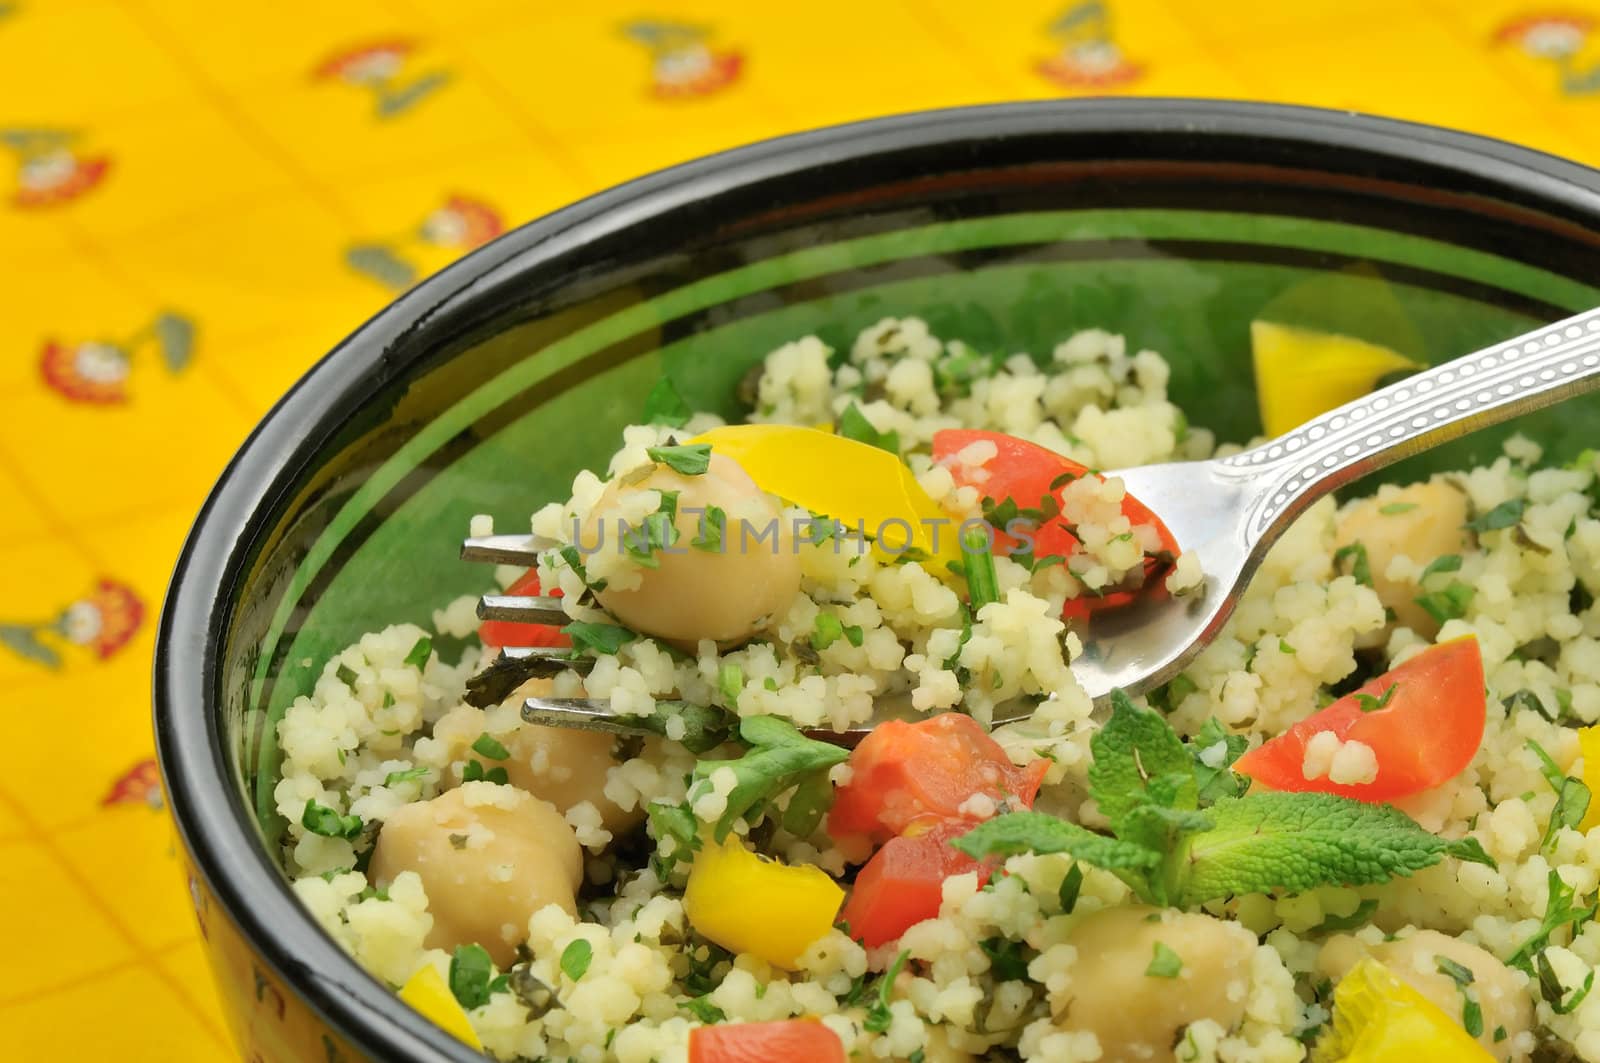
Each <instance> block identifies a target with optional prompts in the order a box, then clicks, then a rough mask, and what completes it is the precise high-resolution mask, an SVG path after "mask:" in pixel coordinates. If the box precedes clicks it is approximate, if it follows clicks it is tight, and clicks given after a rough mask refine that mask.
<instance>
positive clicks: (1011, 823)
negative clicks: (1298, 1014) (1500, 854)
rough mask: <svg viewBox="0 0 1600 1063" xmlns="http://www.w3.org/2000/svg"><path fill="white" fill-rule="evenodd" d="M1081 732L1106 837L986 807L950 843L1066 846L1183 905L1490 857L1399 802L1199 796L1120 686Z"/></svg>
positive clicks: (1180, 760)
mask: <svg viewBox="0 0 1600 1063" xmlns="http://www.w3.org/2000/svg"><path fill="white" fill-rule="evenodd" d="M1111 702H1112V713H1111V718H1110V719H1109V720H1108V721H1107V722H1106V724H1105V725H1104V726H1103V727H1102V728H1101V729H1100V730H1099V731H1098V732H1097V733H1096V734H1095V736H1094V738H1093V739H1092V740H1091V742H1090V747H1091V750H1092V752H1093V757H1094V759H1093V762H1092V763H1091V765H1090V767H1089V796H1090V797H1092V798H1093V799H1094V800H1095V802H1096V804H1097V805H1098V806H1099V808H1100V810H1101V812H1102V813H1103V814H1104V815H1105V816H1106V818H1107V819H1109V820H1110V821H1111V829H1112V836H1111V837H1107V836H1105V835H1101V834H1096V833H1094V832H1093V831H1090V830H1087V829H1086V828H1084V827H1082V826H1079V825H1077V824H1074V823H1068V822H1066V821H1065V820H1061V819H1057V818H1056V817H1054V816H1050V815H1046V814H1044V813H1042V812H1012V813H1007V814H1005V815H1001V816H997V817H996V818H994V819H991V820H989V821H988V822H986V823H983V824H981V825H979V826H978V827H976V828H974V829H973V830H972V831H970V832H969V833H967V834H965V835H963V836H962V837H960V838H957V839H956V840H955V841H954V842H953V843H952V844H954V845H955V847H956V848H957V849H959V850H961V851H962V852H964V853H966V854H967V855H969V856H972V857H974V858H977V859H983V858H986V857H990V856H1011V855H1015V854H1017V853H1026V852H1034V853H1067V854H1068V855H1070V856H1072V857H1073V858H1074V859H1075V860H1082V861H1084V862H1086V863H1090V864H1094V865H1096V866H1098V867H1102V868H1105V869H1106V870H1108V871H1110V872H1112V873H1113V874H1115V875H1117V877H1119V878H1121V879H1122V880H1123V881H1124V882H1125V883H1127V885H1128V886H1129V888H1130V889H1131V890H1132V891H1133V892H1134V894H1135V895H1136V896H1138V897H1139V898H1140V900H1142V901H1145V902H1146V903H1150V904H1157V905H1176V906H1178V907H1184V908H1187V907H1193V906H1195V905H1199V904H1203V903H1205V902H1207V901H1211V900H1220V899H1223V898H1226V897H1231V896H1235V895H1238V894H1247V893H1268V892H1273V891H1279V890H1281V891H1285V892H1303V891H1305V890H1309V889H1314V888H1316V887H1318V886H1325V885H1345V886H1361V885H1369V884H1375V883H1380V882H1387V881H1389V880H1390V879H1392V878H1394V877H1396V876H1404V875H1410V874H1411V873H1413V872H1415V871H1418V870H1420V869H1422V868H1424V867H1429V866H1431V865H1433V864H1436V863H1438V862H1439V860H1440V859H1442V858H1443V857H1445V856H1451V857H1454V858H1456V859H1458V860H1467V861H1472V862H1475V863H1484V864H1490V865H1491V866H1492V865H1493V861H1492V860H1491V859H1490V858H1489V856H1488V854H1486V853H1485V852H1484V851H1483V848H1482V847H1481V846H1480V845H1479V844H1478V843H1477V841H1475V840H1473V839H1471V838H1466V839H1461V840H1459V841H1449V840H1446V839H1444V838H1440V837H1437V836H1436V835H1433V834H1430V833H1428V832H1427V831H1425V830H1423V829H1422V828H1421V827H1419V826H1418V825H1417V824H1416V823H1415V822H1414V821H1412V820H1411V819H1410V818H1409V817H1408V816H1406V815H1405V814H1404V813H1403V812H1401V811H1399V810H1398V809H1396V808H1394V807H1392V806H1389V805H1372V804H1367V803H1365V802H1361V801H1354V800H1351V799H1349V798H1344V797H1339V796H1336V795H1333V794H1324V793H1288V792H1274V791H1267V792H1262V793H1252V794H1247V795H1244V796H1223V797H1219V798H1217V799H1216V800H1215V801H1214V802H1213V803H1211V804H1210V805H1209V806H1207V807H1204V808H1202V807H1201V797H1200V786H1199V782H1198V780H1197V778H1196V773H1195V768H1194V763H1195V761H1194V756H1193V754H1192V753H1191V751H1190V750H1189V749H1188V748H1186V747H1185V746H1184V744H1183V743H1182V742H1181V741H1180V740H1179V739H1178V736H1177V734H1176V733H1175V732H1174V731H1173V730H1172V728H1171V727H1170V726H1169V725H1168V724H1167V722H1166V721H1165V720H1164V719H1163V718H1162V717H1161V716H1160V714H1159V713H1156V712H1154V711H1152V710H1150V709H1140V708H1137V707H1135V706H1134V704H1133V703H1132V702H1131V701H1130V700H1129V699H1128V698H1127V696H1126V695H1124V694H1123V693H1122V692H1121V691H1114V692H1113V693H1112V697H1111Z"/></svg>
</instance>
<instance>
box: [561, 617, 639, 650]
mask: <svg viewBox="0 0 1600 1063" xmlns="http://www.w3.org/2000/svg"><path fill="white" fill-rule="evenodd" d="M561 633H562V634H563V635H566V636H567V637H568V638H570V639H572V648H573V650H574V651H576V650H580V649H591V650H593V651H594V652H596V653H611V654H614V653H616V652H617V651H618V650H620V649H622V647H623V645H624V644H625V643H629V642H632V641H633V640H634V639H636V638H638V637H639V636H638V635H635V634H634V633H633V632H631V631H629V630H628V629H627V628H625V627H618V626H617V625H615V624H594V623H590V622H589V621H586V620H574V621H573V622H572V623H570V624H568V625H567V626H566V627H564V628H562V629H561Z"/></svg>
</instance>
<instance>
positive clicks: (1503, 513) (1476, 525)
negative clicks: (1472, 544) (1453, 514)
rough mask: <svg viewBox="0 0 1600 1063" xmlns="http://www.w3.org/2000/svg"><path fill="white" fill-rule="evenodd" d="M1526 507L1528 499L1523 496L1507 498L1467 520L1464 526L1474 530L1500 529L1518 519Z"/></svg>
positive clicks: (1507, 526)
mask: <svg viewBox="0 0 1600 1063" xmlns="http://www.w3.org/2000/svg"><path fill="white" fill-rule="evenodd" d="M1527 508H1528V500H1527V499H1525V498H1511V499H1507V500H1506V501H1504V502H1502V503H1500V504H1499V505H1498V506H1495V507H1494V508H1493V509H1491V510H1490V511H1489V512H1487V513H1485V514H1483V515H1482V516H1480V517H1478V518H1476V519H1474V520H1469V521H1467V523H1466V525H1465V527H1467V528H1470V529H1471V530H1472V531H1475V532H1486V531H1500V530H1501V529H1503V528H1509V527H1511V526H1512V525H1513V524H1516V523H1517V522H1518V521H1520V520H1521V519H1522V514H1523V512H1524V511H1525V510H1526V509H1527Z"/></svg>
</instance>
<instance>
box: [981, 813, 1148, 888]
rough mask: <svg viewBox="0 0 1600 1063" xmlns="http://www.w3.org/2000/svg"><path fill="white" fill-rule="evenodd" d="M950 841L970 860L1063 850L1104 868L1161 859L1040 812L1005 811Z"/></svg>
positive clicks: (1137, 866) (1144, 865)
mask: <svg viewBox="0 0 1600 1063" xmlns="http://www.w3.org/2000/svg"><path fill="white" fill-rule="evenodd" d="M950 844H951V845H954V846H955V847H956V848H957V849H959V850H961V851H962V852H964V853H966V854H967V855H968V856H970V857H972V858H973V859H974V860H983V859H986V858H988V857H992V856H1000V857H1005V856H1016V855H1017V854H1018V853H1040V854H1048V853H1067V854H1069V855H1071V857H1072V858H1073V859H1074V860H1082V861H1083V862H1085V863H1088V864H1093V865H1094V866H1096V867H1102V868H1105V869H1106V870H1107V871H1138V870H1147V869H1149V868H1153V867H1155V865H1156V864H1157V863H1158V862H1159V861H1160V859H1161V857H1160V854H1159V853H1156V852H1154V851H1152V850H1150V849H1146V848H1145V847H1144V846H1142V845H1134V844H1132V843H1131V842H1125V841H1119V840H1118V839H1116V838H1107V837H1106V836H1105V835H1103V834H1096V833H1095V832H1094V831H1092V830H1089V829H1088V828H1087V827H1080V826H1079V825H1078V824H1076V823H1068V822H1067V821H1066V820H1064V819H1058V818H1057V817H1055V816H1052V815H1048V814H1046V813H1044V812H1007V813H1006V814H1005V815H1003V816H996V817H994V818H993V819H991V820H988V821H987V822H984V823H980V824H979V825H978V826H976V827H974V828H973V829H972V830H970V831H968V832H967V833H965V834H963V835H962V836H961V837H959V838H956V839H954V840H953V841H952V842H951V843H950ZM1079 881H1080V882H1081V879H1080V880H1079ZM1074 900H1076V898H1075V897H1074Z"/></svg>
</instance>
